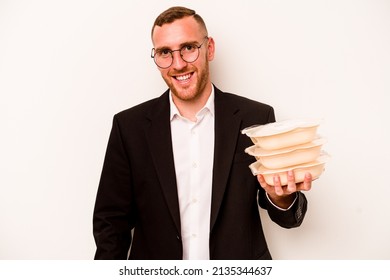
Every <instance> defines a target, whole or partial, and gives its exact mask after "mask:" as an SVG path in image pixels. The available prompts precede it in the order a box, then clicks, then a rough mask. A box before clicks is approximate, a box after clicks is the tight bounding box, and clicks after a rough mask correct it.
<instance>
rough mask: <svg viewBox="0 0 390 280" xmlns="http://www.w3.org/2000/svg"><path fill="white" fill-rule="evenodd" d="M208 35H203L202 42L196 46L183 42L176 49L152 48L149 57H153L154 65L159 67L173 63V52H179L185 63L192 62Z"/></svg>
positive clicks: (165, 66)
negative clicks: (182, 44) (181, 45)
mask: <svg viewBox="0 0 390 280" xmlns="http://www.w3.org/2000/svg"><path fill="white" fill-rule="evenodd" d="M208 39H209V37H207V36H206V37H205V39H204V40H203V42H202V43H201V44H200V45H199V46H198V45H197V44H195V43H194V44H185V45H184V46H183V47H181V48H180V49H178V50H170V49H157V50H156V49H155V48H153V49H152V54H151V57H152V58H153V59H154V62H155V63H156V65H157V66H158V67H160V68H163V69H165V68H169V67H170V66H171V65H172V63H173V53H174V52H180V57H181V58H182V59H183V60H184V61H185V62H187V63H192V62H194V61H195V60H197V59H198V57H199V49H200V48H201V47H202V45H203V44H204V42H205V41H206V40H208Z"/></svg>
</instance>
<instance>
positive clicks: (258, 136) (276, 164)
mask: <svg viewBox="0 0 390 280" xmlns="http://www.w3.org/2000/svg"><path fill="white" fill-rule="evenodd" d="M319 125H320V122H319V121H318V120H302V119H297V120H286V121H281V122H274V123H269V124H266V125H255V126H251V127H248V128H245V129H244V130H242V133H243V134H246V135H247V136H248V137H250V138H251V140H252V142H253V143H254V145H253V146H250V147H248V148H247V149H245V152H246V153H248V154H250V155H252V156H254V157H255V158H256V160H257V161H256V162H254V163H252V164H251V165H250V166H249V168H250V169H251V171H252V173H253V175H258V174H262V175H263V176H264V179H265V181H266V182H267V184H269V185H274V182H273V177H274V176H275V175H279V176H280V182H281V184H282V185H286V184H287V171H289V170H293V171H294V175H295V182H296V183H299V182H302V181H303V180H304V177H305V174H306V172H310V173H311V175H312V178H313V179H317V178H318V177H320V175H321V174H322V172H323V170H324V167H325V163H326V161H327V160H328V159H329V155H328V154H327V153H326V152H324V151H323V150H322V145H323V144H324V143H325V139H324V138H321V137H320V136H319V135H318V134H317V129H318V127H319Z"/></svg>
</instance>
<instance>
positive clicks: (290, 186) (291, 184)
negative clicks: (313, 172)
mask: <svg viewBox="0 0 390 280" xmlns="http://www.w3.org/2000/svg"><path fill="white" fill-rule="evenodd" d="M287 191H288V193H290V194H291V193H294V192H296V191H297V186H296V184H295V176H294V171H292V170H289V171H287Z"/></svg>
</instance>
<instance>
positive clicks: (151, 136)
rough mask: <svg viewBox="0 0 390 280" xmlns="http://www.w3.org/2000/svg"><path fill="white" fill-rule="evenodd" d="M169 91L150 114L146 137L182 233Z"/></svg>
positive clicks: (174, 218) (163, 188)
mask: <svg viewBox="0 0 390 280" xmlns="http://www.w3.org/2000/svg"><path fill="white" fill-rule="evenodd" d="M168 94H169V91H166V92H165V93H164V94H163V95H162V96H161V97H159V98H158V99H157V100H156V102H155V106H153V108H152V110H151V111H150V112H149V114H148V118H149V119H150V126H149V127H148V128H146V139H147V142H148V145H149V149H150V152H151V155H152V159H153V163H154V165H155V167H156V172H157V176H158V179H159V181H160V184H161V188H162V191H163V193H164V196H165V200H166V202H167V205H168V208H169V211H170V213H171V216H172V219H173V221H174V223H175V225H176V228H177V231H178V234H179V235H180V210H179V202H178V195H177V185H176V173H175V166H174V160H173V151H172V140H171V126H170V121H169V115H170V107H169V96H168Z"/></svg>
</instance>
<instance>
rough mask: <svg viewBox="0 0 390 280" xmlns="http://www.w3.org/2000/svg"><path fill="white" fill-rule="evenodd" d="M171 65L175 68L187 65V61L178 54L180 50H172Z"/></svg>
mask: <svg viewBox="0 0 390 280" xmlns="http://www.w3.org/2000/svg"><path fill="white" fill-rule="evenodd" d="M172 59H173V61H172V67H173V68H174V69H175V70H181V69H183V68H185V67H186V66H187V62H186V61H184V60H183V58H182V57H181V55H180V51H174V52H172Z"/></svg>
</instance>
